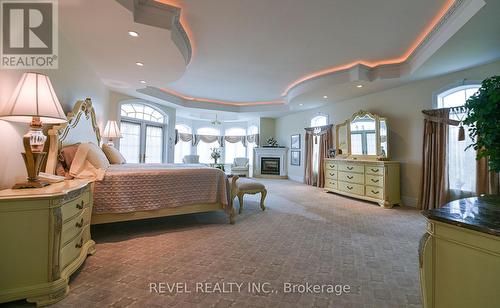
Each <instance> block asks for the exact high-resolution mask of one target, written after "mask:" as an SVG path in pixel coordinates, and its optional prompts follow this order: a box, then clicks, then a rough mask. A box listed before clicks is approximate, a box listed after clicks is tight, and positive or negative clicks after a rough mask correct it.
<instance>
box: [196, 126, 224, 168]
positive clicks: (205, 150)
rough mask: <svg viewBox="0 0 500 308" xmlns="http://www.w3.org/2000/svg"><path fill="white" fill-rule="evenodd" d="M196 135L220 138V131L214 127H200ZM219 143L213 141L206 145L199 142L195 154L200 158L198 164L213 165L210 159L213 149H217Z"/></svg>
mask: <svg viewBox="0 0 500 308" xmlns="http://www.w3.org/2000/svg"><path fill="white" fill-rule="evenodd" d="M196 133H197V134H198V135H210V136H220V130H219V129H218V128H215V127H202V128H198V130H196ZM219 147H220V145H219V142H217V141H214V142H211V143H206V142H203V141H201V140H200V142H199V143H198V145H197V147H196V153H197V154H198V155H199V156H200V163H202V164H208V163H213V162H214V160H213V159H212V158H211V157H210V154H212V149H213V148H219Z"/></svg>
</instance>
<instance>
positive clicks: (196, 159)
mask: <svg viewBox="0 0 500 308" xmlns="http://www.w3.org/2000/svg"><path fill="white" fill-rule="evenodd" d="M182 162H183V163H184V164H199V163H200V156H199V155H186V156H184V158H182Z"/></svg>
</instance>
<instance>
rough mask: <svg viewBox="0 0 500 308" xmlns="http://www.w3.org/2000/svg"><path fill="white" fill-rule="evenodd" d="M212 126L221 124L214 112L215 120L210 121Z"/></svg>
mask: <svg viewBox="0 0 500 308" xmlns="http://www.w3.org/2000/svg"><path fill="white" fill-rule="evenodd" d="M211 123H212V125H213V126H218V125H221V124H222V122H221V121H219V119H218V118H217V114H215V120H214V121H212V122H211Z"/></svg>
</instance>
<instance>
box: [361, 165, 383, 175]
mask: <svg viewBox="0 0 500 308" xmlns="http://www.w3.org/2000/svg"><path fill="white" fill-rule="evenodd" d="M365 173H366V174H373V175H384V166H377V165H365Z"/></svg>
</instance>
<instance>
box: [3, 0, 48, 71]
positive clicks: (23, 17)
mask: <svg viewBox="0 0 500 308" xmlns="http://www.w3.org/2000/svg"><path fill="white" fill-rule="evenodd" d="M0 15H1V16H2V22H1V27H2V29H1V31H0V33H1V39H0V41H1V50H0V59H1V62H0V68H2V69H56V68H57V67H58V61H57V59H58V57H57V53H58V27H57V17H58V16H57V0H38V1H37V0H0Z"/></svg>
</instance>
